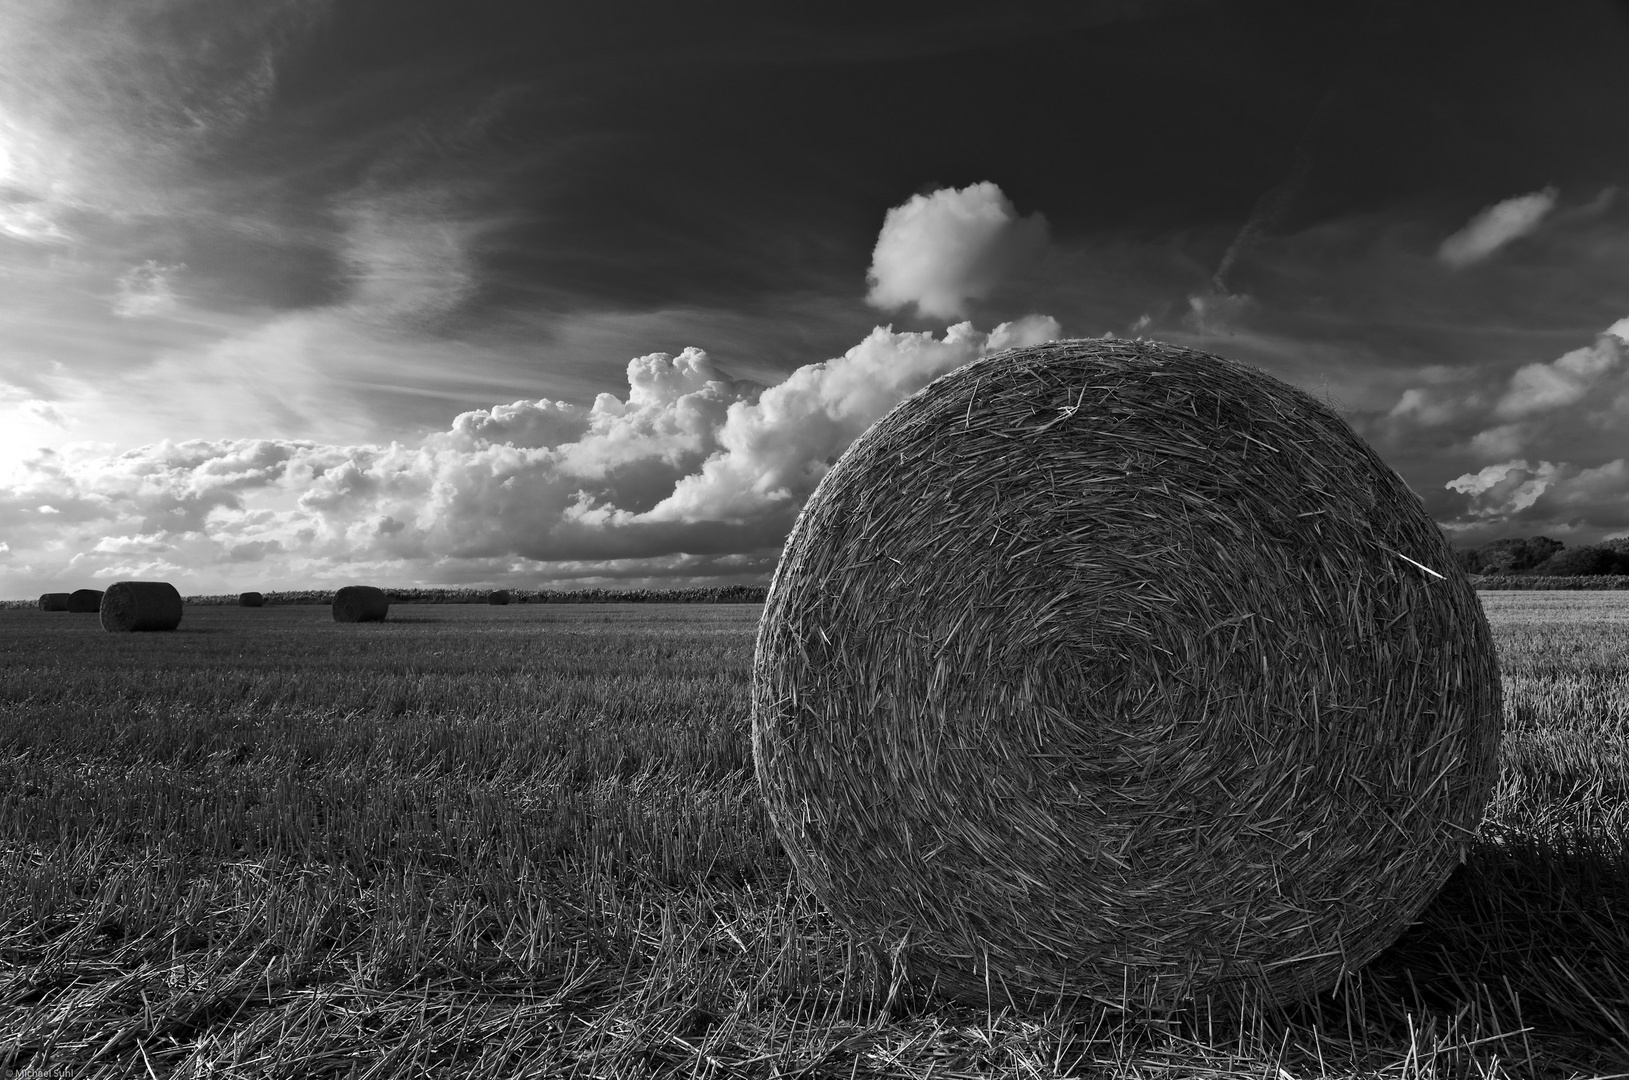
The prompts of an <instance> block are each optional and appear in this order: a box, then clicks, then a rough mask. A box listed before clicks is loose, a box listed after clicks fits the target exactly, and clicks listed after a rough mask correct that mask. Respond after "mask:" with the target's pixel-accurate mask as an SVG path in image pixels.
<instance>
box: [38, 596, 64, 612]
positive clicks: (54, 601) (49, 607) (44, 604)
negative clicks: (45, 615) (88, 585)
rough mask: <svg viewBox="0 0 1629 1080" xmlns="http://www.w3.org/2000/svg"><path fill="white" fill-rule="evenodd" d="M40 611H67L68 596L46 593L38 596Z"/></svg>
mask: <svg viewBox="0 0 1629 1080" xmlns="http://www.w3.org/2000/svg"><path fill="white" fill-rule="evenodd" d="M40 610H41V611H67V610H68V594H67V593H65V592H48V593H41V594H40Z"/></svg>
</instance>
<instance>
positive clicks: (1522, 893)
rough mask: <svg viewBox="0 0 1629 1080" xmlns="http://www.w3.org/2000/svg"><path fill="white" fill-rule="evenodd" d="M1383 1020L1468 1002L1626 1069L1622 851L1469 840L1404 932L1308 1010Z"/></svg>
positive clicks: (1626, 884) (1500, 1024) (1496, 1019)
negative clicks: (1602, 1054)
mask: <svg viewBox="0 0 1629 1080" xmlns="http://www.w3.org/2000/svg"><path fill="white" fill-rule="evenodd" d="M1354 1006H1356V1007H1357V1008H1359V1009H1360V1011H1361V1012H1363V1013H1364V1014H1366V1016H1365V1019H1367V1020H1368V1021H1370V1022H1371V1023H1376V1024H1379V1025H1380V1026H1382V1027H1384V1026H1387V1024H1388V1023H1391V1024H1396V1025H1399V1026H1400V1025H1402V1024H1404V1023H1407V1022H1409V1020H1410V1018H1411V1017H1412V1018H1414V1020H1415V1022H1417V1018H1418V1017H1420V1016H1421V1015H1424V1014H1426V1013H1429V1012H1436V1013H1450V1014H1451V1013H1453V1012H1456V1011H1462V1010H1465V1009H1467V1008H1473V1009H1477V1010H1480V1011H1484V1012H1485V1013H1486V1019H1487V1021H1488V1022H1489V1023H1490V1024H1492V1026H1493V1027H1496V1028H1502V1029H1504V1030H1506V1031H1517V1030H1520V1029H1528V1030H1529V1031H1530V1033H1531V1036H1532V1038H1533V1039H1535V1040H1545V1041H1552V1040H1553V1041H1558V1042H1569V1043H1578V1042H1581V1043H1587V1044H1590V1045H1594V1046H1597V1047H1600V1048H1601V1049H1602V1050H1603V1051H1606V1052H1609V1053H1611V1054H1612V1055H1613V1058H1614V1060H1617V1059H1622V1060H1623V1061H1624V1062H1625V1065H1626V1067H1629V852H1626V851H1625V849H1624V846H1623V845H1622V843H1621V842H1618V843H1614V842H1612V841H1609V840H1605V839H1603V838H1599V837H1590V836H1577V835H1574V836H1566V837H1559V838H1542V837H1534V836H1524V835H1511V836H1504V837H1499V838H1497V839H1493V840H1486V841H1482V842H1480V843H1478V844H1477V845H1475V846H1474V847H1473V848H1472V849H1471V851H1470V852H1469V853H1468V854H1467V857H1466V860H1465V862H1464V864H1463V865H1461V866H1460V867H1458V868H1457V869H1456V870H1455V871H1454V873H1453V875H1452V876H1451V877H1450V878H1449V879H1448V881H1447V883H1446V884H1445V885H1444V886H1443V889H1442V891H1441V892H1440V893H1439V894H1438V895H1437V897H1436V899H1435V900H1434V901H1433V902H1432V903H1431V904H1430V906H1429V907H1427V908H1426V909H1425V911H1423V912H1422V913H1421V915H1420V918H1419V920H1418V921H1417V922H1416V923H1415V924H1414V925H1412V926H1411V927H1410V928H1409V929H1408V930H1406V931H1405V932H1404V933H1403V935H1402V937H1401V938H1399V939H1398V941H1397V942H1396V943H1395V944H1394V945H1392V947H1391V948H1389V949H1387V950H1386V951H1385V952H1384V953H1382V954H1381V955H1380V956H1378V957H1376V958H1375V960H1374V961H1373V962H1372V963H1370V964H1369V965H1368V967H1366V968H1365V969H1364V970H1363V971H1362V972H1361V973H1359V974H1358V975H1357V976H1355V977H1353V978H1352V979H1349V980H1348V983H1347V985H1346V986H1344V987H1343V988H1342V989H1341V990H1340V991H1338V992H1336V993H1335V994H1331V995H1327V996H1326V997H1325V998H1322V999H1320V1000H1319V1002H1318V1003H1317V1005H1316V1006H1315V1008H1316V1009H1317V1011H1319V1012H1320V1013H1322V1021H1323V1022H1324V1023H1325V1024H1328V1025H1329V1026H1335V1025H1334V1024H1332V1023H1330V1021H1331V1020H1333V1019H1336V1017H1337V1014H1339V1013H1341V1012H1343V1011H1345V1010H1350V1009H1352V1008H1353V1007H1354Z"/></svg>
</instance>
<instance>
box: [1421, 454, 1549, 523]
mask: <svg viewBox="0 0 1629 1080" xmlns="http://www.w3.org/2000/svg"><path fill="white" fill-rule="evenodd" d="M1559 472H1560V470H1559V469H1558V468H1557V467H1556V466H1555V465H1552V464H1551V463H1550V462H1548V461H1541V462H1539V463H1538V465H1537V466H1536V467H1535V466H1533V465H1530V464H1528V463H1527V462H1526V461H1522V460H1515V461H1507V462H1504V463H1503V464H1500V465H1489V466H1487V467H1486V468H1484V469H1482V470H1481V471H1479V472H1474V473H1466V474H1465V475H1463V476H1460V477H1458V478H1456V479H1453V480H1450V481H1448V483H1447V484H1446V485H1445V486H1446V487H1447V488H1448V489H1449V490H1451V491H1457V492H1459V493H1460V494H1461V495H1466V496H1469V498H1470V505H1469V507H1468V509H1469V511H1470V513H1471V514H1473V515H1474V516H1476V517H1495V516H1499V517H1508V516H1510V515H1512V514H1516V513H1519V512H1520V511H1523V510H1526V509H1528V508H1529V507H1531V506H1532V505H1533V504H1534V503H1535V502H1537V501H1538V499H1539V496H1541V495H1543V494H1544V493H1545V491H1546V490H1548V489H1549V487H1550V485H1551V484H1553V483H1555V481H1556V478H1557V475H1558V474H1559Z"/></svg>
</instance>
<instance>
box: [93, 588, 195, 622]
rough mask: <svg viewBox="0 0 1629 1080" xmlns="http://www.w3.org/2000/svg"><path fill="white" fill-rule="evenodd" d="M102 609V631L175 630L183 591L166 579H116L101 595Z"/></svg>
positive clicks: (179, 620) (179, 618)
mask: <svg viewBox="0 0 1629 1080" xmlns="http://www.w3.org/2000/svg"><path fill="white" fill-rule="evenodd" d="M101 611H102V629H103V630H111V631H115V632H120V633H122V632H124V631H127V630H174V629H175V628H176V627H177V626H180V625H181V594H180V593H178V592H176V591H175V586H174V585H171V584H170V583H169V582H167V581H115V582H114V583H113V584H112V585H109V586H108V587H107V592H105V593H103V594H102V607H101Z"/></svg>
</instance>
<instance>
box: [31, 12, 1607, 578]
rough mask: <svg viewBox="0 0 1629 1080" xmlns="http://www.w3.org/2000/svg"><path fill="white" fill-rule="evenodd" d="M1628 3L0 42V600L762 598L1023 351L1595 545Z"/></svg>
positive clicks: (1451, 512)
mask: <svg viewBox="0 0 1629 1080" xmlns="http://www.w3.org/2000/svg"><path fill="white" fill-rule="evenodd" d="M1626 61H1629V4H1625V3H1613V2H1608V0H1575V2H1570V3H1567V4H1555V5H1532V4H1526V3H1514V2H1507V0H1475V2H1470V0H1459V2H1455V0H1444V2H1441V3H1433V4H1416V3H1411V2H1408V0H1374V2H1370V3H1367V4H1364V3H1352V4H1345V5H1325V4H1306V3H1302V2H1299V0H1275V2H1261V0H1211V2H1205V0H1140V2H1139V0H1009V2H1007V3H1003V4H999V5H995V4H988V3H983V2H978V3H974V2H966V0H939V2H934V3H922V2H918V0H893V2H891V3H888V4H874V3H867V4H857V3H848V2H834V3H824V4H820V5H774V4H761V3H751V4H748V3H739V2H728V3H697V4H672V3H666V2H655V0H640V2H631V0H599V2H596V3H594V4H569V5H568V4H514V3H509V2H501V0H462V2H460V3H458V4H451V3H446V2H440V3H431V2H426V0H388V2H382V0H381V2H376V0H346V2H344V3H338V2H326V0H263V2H260V3H256V4H253V5H238V4H230V5H229V4H220V3H217V2H214V0H124V2H121V3H119V4H107V3H105V2H103V0H0V597H14V598H24V597H28V596H33V595H37V594H39V593H41V592H46V591H58V590H68V589H73V588H80V587H87V586H89V587H105V585H106V583H108V582H111V581H114V580H120V579H128V578H138V579H150V578H157V579H163V580H169V581H172V582H174V583H175V584H176V585H177V587H178V588H179V589H180V590H181V592H182V593H183V594H198V593H220V592H235V591H243V590H248V589H260V590H266V589H298V588H323V587H332V586H335V585H341V584H347V583H352V582H369V583H374V584H381V585H392V586H401V587H407V586H437V585H463V586H475V587H480V586H500V585H501V586H507V587H514V588H538V587H545V588H547V587H554V588H578V587H585V586H592V585H608V586H613V587H614V586H628V587H635V586H638V587H657V588H660V587H680V586H691V585H698V584H703V585H704V584H725V583H761V582H766V581H767V580H768V576H769V574H770V573H771V572H772V571H773V569H774V566H775V562H776V559H777V557H778V555H779V553H780V548H781V545H782V543H783V542H784V540H785V537H786V533H787V531H788V530H789V529H790V527H791V524H792V522H793V520H794V519H795V516H796V513H797V510H798V508H799V507H800V506H801V505H802V502H803V501H804V500H805V499H806V498H807V497H808V496H809V494H810V493H811V492H812V491H813V490H814V486H815V485H816V484H817V483H818V481H819V479H820V477H821V476H822V475H824V473H825V471H826V470H827V469H828V468H829V467H830V465H831V463H832V462H834V461H835V460H836V458H837V456H838V455H840V454H841V453H842V451H843V449H844V448H845V447H846V446H847V445H848V443H849V442H850V441H852V440H853V439H854V438H855V437H856V436H858V435H859V434H860V433H861V432H862V431H864V430H865V429H866V428H867V427H868V426H869V425H870V424H871V423H872V422H874V421H875V420H876V419H877V418H878V417H880V416H881V415H882V414H883V413H885V412H886V411H887V410H888V409H889V408H891V407H892V406H893V405H895V404H896V403H898V402H899V401H900V400H902V399H903V398H905V397H907V396H909V395H910V394H911V393H912V392H914V391H915V390H917V389H919V388H920V387H921V386H923V385H925V384H926V383H927V382H928V381H930V380H931V379H933V378H934V377H936V376H938V375H941V374H944V373H945V372H947V371H950V370H952V369H954V368H955V367H958V366H960V365H961V364H964V363H967V362H969V361H971V360H974V359H977V358H978V357H980V356H983V355H987V354H989V353H991V352H994V351H999V350H1001V349H1004V348H1008V347H1011V346H1014V345H1023V344H1031V343H1036V342H1040V341H1045V340H1050V339H1054V338H1059V337H1101V336H1103V335H1106V334H1112V335H1116V336H1122V337H1137V336H1141V337H1145V338H1153V339H1157V340H1162V341H1167V342H1172V343H1174V344H1178V345H1184V346H1189V347H1194V348H1200V349H1204V350H1206V351H1208V352H1212V353H1215V354H1217V355H1221V356H1226V357H1230V358H1232V359H1236V360H1241V361H1244V362H1247V363H1251V364H1254V365H1257V366H1259V367H1261V368H1262V369H1264V370H1266V371H1268V372H1269V373H1271V374H1273V375H1275V376H1277V377H1279V378H1281V379H1284V380H1286V381H1288V382H1290V383H1293V384H1295V385H1297V386H1300V387H1302V388H1304V389H1306V390H1308V391H1310V392H1312V393H1314V394H1316V395H1317V396H1319V397H1320V398H1321V399H1323V400H1325V401H1327V402H1329V403H1330V404H1331V405H1332V406H1334V407H1335V408H1337V409H1338V410H1340V411H1341V413H1342V414H1343V415H1344V416H1345V417H1346V418H1347V420H1348V421H1349V422H1350V423H1351V424H1352V425H1353V427H1354V428H1355V429H1356V430H1357V431H1358V432H1359V433H1360V434H1362V435H1363V436H1364V437H1365V438H1366V439H1368V440H1369V441H1370V442H1371V443H1372V444H1373V445H1374V447H1375V448H1376V450H1377V451H1378V452H1379V453H1380V454H1381V456H1382V457H1383V458H1384V459H1385V460H1386V461H1387V462H1388V463H1389V464H1391V465H1392V467H1394V468H1395V469H1397V471H1398V472H1399V473H1400V474H1401V475H1402V476H1403V478H1404V479H1405V480H1406V481H1407V482H1408V483H1409V485H1410V486H1411V487H1412V488H1413V489H1414V491H1416V492H1417V493H1418V494H1419V495H1420V497H1421V498H1422V500H1423V501H1424V504H1425V506H1426V508H1427V510H1428V511H1429V512H1430V513H1431V515H1432V516H1433V517H1434V518H1435V519H1436V520H1437V521H1438V522H1439V523H1440V524H1442V525H1443V526H1444V528H1446V529H1448V530H1449V531H1450V532H1451V534H1452V535H1453V536H1454V538H1455V540H1456V542H1457V543H1461V544H1463V545H1470V544H1476V543H1482V542H1486V541H1488V540H1492V539H1495V538H1498V537H1502V536H1532V535H1540V534H1542V535H1547V536H1551V537H1553V538H1555V539H1559V540H1562V541H1563V542H1565V543H1567V544H1568V545H1569V546H1571V545H1576V544H1580V543H1590V542H1595V541H1598V540H1601V539H1604V538H1608V537H1613V536H1624V535H1629V436H1625V435H1624V434H1623V432H1624V431H1626V430H1629V362H1626V360H1629V191H1626V190H1625V185H1629V62H1626Z"/></svg>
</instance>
